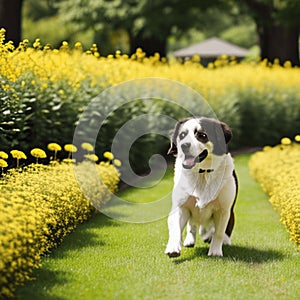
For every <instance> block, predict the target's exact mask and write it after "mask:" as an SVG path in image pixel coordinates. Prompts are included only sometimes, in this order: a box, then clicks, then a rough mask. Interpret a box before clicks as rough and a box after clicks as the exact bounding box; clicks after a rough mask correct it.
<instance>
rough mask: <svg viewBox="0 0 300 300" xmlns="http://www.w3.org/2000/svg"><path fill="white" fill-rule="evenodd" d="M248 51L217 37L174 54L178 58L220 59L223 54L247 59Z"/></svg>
mask: <svg viewBox="0 0 300 300" xmlns="http://www.w3.org/2000/svg"><path fill="white" fill-rule="evenodd" d="M248 52H249V51H248V50H247V49H244V48H241V47H238V46H236V45H233V44H231V43H229V42H226V41H223V40H221V39H219V38H217V37H213V38H210V39H208V40H205V41H203V42H202V43H198V44H195V45H191V46H189V47H186V48H183V49H179V50H177V51H174V52H173V55H174V56H176V57H191V56H193V55H199V56H200V57H207V58H208V57H218V56H220V55H223V54H227V55H229V56H235V57H245V56H247V54H248Z"/></svg>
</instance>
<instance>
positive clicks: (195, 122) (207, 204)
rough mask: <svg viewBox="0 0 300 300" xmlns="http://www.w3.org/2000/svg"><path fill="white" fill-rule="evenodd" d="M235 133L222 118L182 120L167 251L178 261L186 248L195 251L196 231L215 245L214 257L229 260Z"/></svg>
mask: <svg viewBox="0 0 300 300" xmlns="http://www.w3.org/2000/svg"><path fill="white" fill-rule="evenodd" d="M231 138H232V132H231V130H230V128H229V127H228V125H227V124H225V123H223V122H220V121H218V120H216V119H211V118H204V117H190V118H186V119H183V120H181V121H179V122H178V123H177V124H176V126H175V129H174V132H173V136H172V137H171V148H170V149H169V152H168V153H169V154H173V155H175V156H176V162H175V176H174V188H173V192H172V210H171V212H170V214H169V218H168V227H169V241H168V245H167V248H166V251H165V253H166V254H167V255H168V256H169V257H177V256H179V255H180V251H181V243H182V242H181V238H182V232H183V229H184V227H185V225H186V224H187V235H186V238H185V240H184V243H183V245H184V246H186V247H193V246H194V245H195V241H196V232H197V231H199V233H200V234H201V236H202V239H203V240H204V241H206V242H210V248H209V251H208V255H209V256H212V255H213V256H223V252H222V244H223V243H224V244H230V243H231V239H230V236H231V233H232V230H233V226H234V212H233V208H234V204H235V200H236V196H237V190H238V185H237V177H236V174H235V171H234V164H233V159H232V157H231V155H230V153H228V150H227V144H228V143H229V141H230V140H231Z"/></svg>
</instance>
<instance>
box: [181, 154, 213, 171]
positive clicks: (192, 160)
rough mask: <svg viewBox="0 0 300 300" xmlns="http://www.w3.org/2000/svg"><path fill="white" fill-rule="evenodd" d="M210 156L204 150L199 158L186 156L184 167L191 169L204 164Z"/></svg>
mask: <svg viewBox="0 0 300 300" xmlns="http://www.w3.org/2000/svg"><path fill="white" fill-rule="evenodd" d="M207 155H208V151H207V150H206V149H205V150H203V151H202V152H201V153H200V154H199V155H198V156H196V157H194V156H192V155H188V154H186V155H185V158H184V161H183V163H182V166H183V167H184V168H185V169H191V168H192V167H193V166H194V165H195V164H197V163H200V162H202V161H203V160H204V159H205V158H206V157H207Z"/></svg>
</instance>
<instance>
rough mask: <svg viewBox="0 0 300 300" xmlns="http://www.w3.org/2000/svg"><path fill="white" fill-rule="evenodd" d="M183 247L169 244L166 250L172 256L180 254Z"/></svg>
mask: <svg viewBox="0 0 300 300" xmlns="http://www.w3.org/2000/svg"><path fill="white" fill-rule="evenodd" d="M180 251H181V247H180V245H168V246H167V248H166V251H165V254H167V255H168V256H169V257H170V258H171V257H178V256H180Z"/></svg>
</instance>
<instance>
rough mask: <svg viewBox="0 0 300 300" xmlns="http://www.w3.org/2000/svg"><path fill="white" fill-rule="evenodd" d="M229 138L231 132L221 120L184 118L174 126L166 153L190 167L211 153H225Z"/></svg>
mask: <svg viewBox="0 0 300 300" xmlns="http://www.w3.org/2000/svg"><path fill="white" fill-rule="evenodd" d="M231 138H232V132H231V130H230V128H229V126H228V125H227V124H225V123H223V122H220V121H218V120H216V119H211V118H204V117H190V118H186V119H183V120H180V121H179V122H178V123H177V124H176V126H175V129H174V132H173V135H172V137H171V147H170V149H169V151H168V154H173V155H174V156H177V157H178V158H180V159H181V160H182V165H183V167H184V168H185V169H191V168H193V167H194V166H195V165H196V164H197V163H201V162H202V161H204V160H205V159H206V158H207V157H209V156H211V155H219V156H221V155H223V154H226V153H227V144H228V143H229V141H230V140H231Z"/></svg>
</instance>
